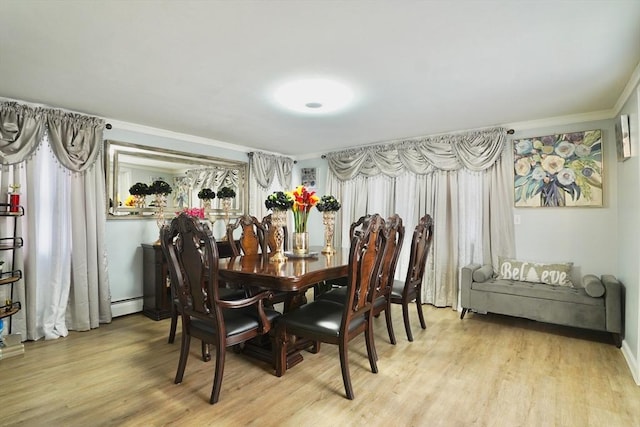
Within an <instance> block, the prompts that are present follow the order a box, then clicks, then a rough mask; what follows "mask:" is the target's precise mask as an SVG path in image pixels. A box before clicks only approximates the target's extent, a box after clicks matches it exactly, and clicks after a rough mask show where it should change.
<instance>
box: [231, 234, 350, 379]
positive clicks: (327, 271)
mask: <svg viewBox="0 0 640 427" xmlns="http://www.w3.org/2000/svg"><path fill="white" fill-rule="evenodd" d="M285 255H286V256H287V260H286V261H281V262H273V261H272V260H271V257H270V256H268V255H267V256H264V255H262V254H252V255H244V256H239V257H231V258H224V259H223V258H221V259H220V260H219V261H218V277H219V280H220V281H222V282H226V283H238V284H242V285H243V286H245V287H248V288H255V289H266V290H272V291H274V292H275V291H277V292H285V293H286V298H285V302H284V310H283V311H284V312H285V313H286V312H288V311H291V310H295V309H296V308H297V307H299V306H301V305H303V304H306V302H307V298H306V292H307V290H309V289H310V288H312V287H313V286H314V285H316V284H322V283H324V282H327V281H331V280H335V279H339V278H342V277H346V276H347V273H348V265H349V249H348V248H335V253H333V254H325V253H322V247H314V246H312V247H310V248H309V254H308V255H304V256H300V255H294V254H292V253H285ZM291 343H292V345H291V346H290V348H288V349H287V368H290V367H292V366H295V365H297V364H298V363H300V362H301V361H302V359H303V357H302V355H301V354H300V350H302V349H304V348H309V347H310V346H311V345H313V344H314V343H310V342H308V341H306V340H301V339H298V340H296V339H294V340H292V341H291ZM314 348H315V351H317V350H318V348H317V347H314ZM244 353H247V354H249V355H250V356H254V357H256V358H258V359H261V360H263V361H265V362H268V363H274V361H275V359H274V355H273V343H272V342H264V341H262V342H259V343H253V345H247V346H245V349H244ZM274 367H275V365H274Z"/></svg>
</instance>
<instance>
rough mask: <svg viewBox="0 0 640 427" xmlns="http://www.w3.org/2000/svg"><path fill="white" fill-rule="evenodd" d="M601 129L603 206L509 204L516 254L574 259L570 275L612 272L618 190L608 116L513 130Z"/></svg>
mask: <svg viewBox="0 0 640 427" xmlns="http://www.w3.org/2000/svg"><path fill="white" fill-rule="evenodd" d="M593 129H601V130H602V151H603V163H604V164H603V168H604V171H603V197H604V200H603V205H604V206H603V207H602V208H596V207H589V208H581V207H562V208H548V207H547V208H542V207H541V208H515V207H514V208H513V213H514V216H515V217H514V218H517V217H519V219H520V224H515V225H514V227H515V237H516V256H517V257H518V258H519V259H523V260H528V261H539V262H573V264H574V279H575V280H580V279H581V277H582V276H584V275H585V274H595V275H602V274H614V275H615V274H616V271H617V268H618V262H617V259H616V253H617V242H618V232H617V229H616V227H612V226H611V225H612V224H615V223H616V221H617V213H618V193H617V191H616V188H617V170H616V142H615V132H614V127H613V121H612V120H604V121H597V122H587V123H576V124H570V125H565V126H554V127H549V128H537V129H528V130H526V131H517V130H516V133H515V134H514V135H513V140H517V139H520V138H528V137H534V136H544V135H551V134H559V133H565V132H579V131H585V130H593Z"/></svg>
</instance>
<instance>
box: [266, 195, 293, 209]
mask: <svg viewBox="0 0 640 427" xmlns="http://www.w3.org/2000/svg"><path fill="white" fill-rule="evenodd" d="M293 202H294V199H293V195H292V194H291V193H285V192H284V191H274V192H273V193H271V194H269V195H268V196H267V198H266V199H265V201H264V206H265V207H266V208H267V209H271V210H274V211H276V210H277V211H286V210H289V209H291V207H292V206H293Z"/></svg>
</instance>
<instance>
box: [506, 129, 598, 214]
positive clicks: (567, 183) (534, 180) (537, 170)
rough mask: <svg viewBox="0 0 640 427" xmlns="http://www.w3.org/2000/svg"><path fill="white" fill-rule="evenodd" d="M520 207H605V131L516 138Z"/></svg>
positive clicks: (515, 182)
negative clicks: (603, 159) (603, 163)
mask: <svg viewBox="0 0 640 427" xmlns="http://www.w3.org/2000/svg"><path fill="white" fill-rule="evenodd" d="M513 151H514V161H515V163H514V169H515V174H514V189H515V194H514V195H515V206H516V207H562V206H602V131H600V130H599V129H598V130H589V131H584V132H573V133H563V134H557V135H546V136H537V137H533V138H527V139H519V140H515V141H513Z"/></svg>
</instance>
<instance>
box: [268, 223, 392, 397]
mask: <svg viewBox="0 0 640 427" xmlns="http://www.w3.org/2000/svg"><path fill="white" fill-rule="evenodd" d="M382 228H383V220H382V218H381V217H380V216H379V215H374V216H372V217H371V220H370V221H369V222H368V225H367V227H366V228H365V229H363V232H362V233H358V234H356V235H355V236H354V237H353V238H352V239H351V247H350V249H349V266H348V276H347V277H348V283H347V289H348V292H347V303H346V304H338V303H336V302H334V301H329V300H316V301H313V302H311V303H309V304H305V305H303V306H301V307H299V308H298V309H297V310H293V311H291V312H289V313H285V314H283V315H282V316H281V317H280V318H278V322H277V325H276V331H275V342H276V375H277V376H282V375H284V373H285V372H286V369H287V360H286V359H287V347H288V345H289V344H290V343H293V340H292V338H291V337H303V338H307V339H310V340H313V341H316V342H324V343H328V344H336V345H337V346H338V352H339V355H340V367H341V370H342V381H343V383H344V388H345V392H346V395H347V398H348V399H353V398H354V393H353V387H352V384H351V376H350V373H349V358H348V349H349V348H348V346H349V342H350V341H352V340H353V339H354V338H356V337H358V336H359V335H360V334H362V333H364V336H365V342H366V347H367V356H368V359H369V364H370V366H371V372H373V373H377V372H378V366H377V363H376V352H375V348H374V343H373V339H372V336H373V330H372V328H371V322H370V316H369V312H370V310H371V307H372V305H371V301H370V300H369V299H368V298H367V295H368V294H369V290H370V288H371V286H374V285H375V281H376V277H377V275H378V274H379V268H380V261H381V260H382V252H383V248H384V239H385V237H384V233H382V232H381V230H382ZM296 339H297V338H296Z"/></svg>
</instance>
